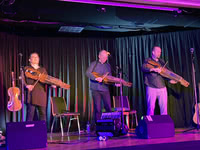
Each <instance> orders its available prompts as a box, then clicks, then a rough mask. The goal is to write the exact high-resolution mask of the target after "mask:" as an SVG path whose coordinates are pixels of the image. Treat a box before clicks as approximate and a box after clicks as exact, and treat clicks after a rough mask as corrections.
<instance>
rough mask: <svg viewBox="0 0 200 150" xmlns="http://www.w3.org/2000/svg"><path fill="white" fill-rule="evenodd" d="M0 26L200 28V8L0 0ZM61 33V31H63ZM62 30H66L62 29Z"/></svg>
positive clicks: (22, 29) (37, 28)
mask: <svg viewBox="0 0 200 150" xmlns="http://www.w3.org/2000/svg"><path fill="white" fill-rule="evenodd" d="M0 6H1V12H0V27H1V31H2V30H7V31H9V32H21V33H22V32H38V33H41V31H42V32H46V33H47V32H48V33H54V34H58V33H59V32H58V30H59V28H60V27H61V26H67V28H66V29H67V30H70V32H71V31H72V29H73V28H74V27H76V28H78V29H79V28H82V29H83V30H82V32H81V34H82V33H94V32H95V33H112V34H116V33H118V34H120V33H121V34H130V33H134V34H138V33H139V34H140V33H152V32H168V31H176V30H187V29H196V28H200V9H191V8H179V9H180V10H181V11H180V12H177V11H174V12H170V11H158V10H147V9H136V8H125V7H114V6H100V5H93V4H80V3H70V2H61V1H56V0H40V1H39V0H0ZM60 34H61V33H60ZM62 34H63V33H62Z"/></svg>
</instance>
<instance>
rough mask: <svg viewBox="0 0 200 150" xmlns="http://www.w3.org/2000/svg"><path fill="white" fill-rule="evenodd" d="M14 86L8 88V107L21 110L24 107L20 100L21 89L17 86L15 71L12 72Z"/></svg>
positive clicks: (11, 109)
mask: <svg viewBox="0 0 200 150" xmlns="http://www.w3.org/2000/svg"><path fill="white" fill-rule="evenodd" d="M11 75H12V87H10V88H9V89H8V95H9V97H10V99H9V101H8V104H7V108H8V110H9V111H19V110H20V109H21V108H22V103H21V101H20V100H19V95H20V89H19V88H18V87H15V80H14V72H12V74H11Z"/></svg>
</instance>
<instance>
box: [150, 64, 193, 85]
mask: <svg viewBox="0 0 200 150" xmlns="http://www.w3.org/2000/svg"><path fill="white" fill-rule="evenodd" d="M147 67H148V68H149V69H151V68H161V72H160V73H159V74H160V75H161V76H163V77H166V78H168V79H171V80H175V81H177V82H180V84H181V85H183V86H185V87H188V86H189V85H190V83H189V82H187V81H186V80H185V79H183V77H181V76H179V75H177V74H175V73H174V72H172V71H170V70H168V69H167V68H166V67H165V66H161V65H160V64H159V63H157V62H155V61H153V60H148V61H147Z"/></svg>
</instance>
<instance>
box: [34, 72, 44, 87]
mask: <svg viewBox="0 0 200 150" xmlns="http://www.w3.org/2000/svg"><path fill="white" fill-rule="evenodd" d="M43 74H44V72H43V73H42V74H41V73H40V74H39V78H38V79H37V81H35V83H34V84H33V88H34V87H35V86H36V84H37V83H38V82H39V80H40V79H41V77H42V75H43Z"/></svg>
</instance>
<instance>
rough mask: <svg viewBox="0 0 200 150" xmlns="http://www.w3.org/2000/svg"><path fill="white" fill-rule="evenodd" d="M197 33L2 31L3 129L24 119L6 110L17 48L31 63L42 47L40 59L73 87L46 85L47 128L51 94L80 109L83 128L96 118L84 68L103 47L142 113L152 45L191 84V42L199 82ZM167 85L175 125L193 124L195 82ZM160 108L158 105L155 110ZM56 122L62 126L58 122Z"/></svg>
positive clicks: (16, 67) (133, 104)
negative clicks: (121, 34)
mask: <svg viewBox="0 0 200 150" xmlns="http://www.w3.org/2000/svg"><path fill="white" fill-rule="evenodd" d="M199 35H200V31H199V30H195V31H182V32H172V33H158V34H151V35H142V36H132V37H121V38H112V39H108V38H75V37H72V38H63V37H30V36H19V35H13V34H10V33H0V40H1V44H0V96H1V100H0V128H2V129H5V123H6V122H10V121H20V120H21V115H20V112H17V113H16V114H15V115H14V114H13V113H11V112H9V111H8V110H7V102H8V100H9V97H8V94H7V90H8V88H9V87H11V72H12V71H14V72H15V77H16V79H17V80H16V85H17V86H18V87H20V81H19V80H18V77H19V75H20V71H19V70H20V68H19V67H20V62H19V55H18V54H19V53H22V54H23V61H22V64H23V65H24V66H25V65H28V58H29V54H30V53H31V52H38V53H39V55H40V64H41V65H42V66H43V67H45V68H46V69H47V71H48V74H49V75H51V76H54V77H56V78H59V79H61V80H62V81H63V82H65V83H68V84H70V85H71V88H70V90H63V89H60V88H57V89H52V88H51V87H50V86H47V97H48V105H47V126H48V129H49V127H50V125H51V122H52V115H51V107H50V97H51V96H63V97H65V99H66V102H67V108H68V110H70V111H76V112H80V113H81V119H80V121H81V127H82V128H84V126H85V123H86V122H87V120H93V102H92V97H91V95H90V90H89V80H88V78H87V77H86V76H85V71H86V69H87V67H88V66H89V64H90V62H92V61H94V60H96V59H98V52H99V50H101V49H107V50H109V51H110V52H111V56H110V58H109V62H110V64H111V66H112V70H113V75H114V76H117V72H118V70H117V69H116V68H122V71H123V78H124V79H125V80H126V81H130V82H132V83H133V86H132V87H131V88H127V87H124V88H123V94H124V95H128V96H129V100H130V105H131V108H134V109H136V110H137V111H138V116H139V117H141V116H142V115H145V114H146V101H145V86H144V83H143V74H142V72H141V66H142V63H143V61H144V59H145V58H147V57H149V56H150V55H151V48H152V47H153V46H154V45H159V46H161V48H162V49H163V53H162V58H163V59H164V60H165V61H168V66H169V67H170V68H171V69H172V70H173V71H174V72H175V73H177V74H179V75H180V76H182V77H183V78H184V79H186V80H187V81H189V82H190V83H192V74H191V58H190V55H191V53H190V48H191V47H193V48H194V49H195V51H194V56H195V69H196V78H197V82H198V81H199V62H198V58H199V55H200V51H199V48H200V45H199V42H198V39H200V36H199ZM116 66H117V67H116ZM167 88H168V96H169V97H168V113H169V115H170V116H171V117H172V119H173V120H174V123H175V125H176V127H186V126H189V125H191V123H192V115H193V105H194V100H193V88H192V85H191V84H190V86H189V87H188V88H185V87H183V86H181V85H180V84H176V85H171V84H167ZM111 94H112V95H119V89H118V88H116V87H113V86H111ZM25 109H26V107H25ZM158 113H159V109H158V108H157V109H156V114H158ZM15 116H16V117H15ZM25 117H26V111H25ZM56 125H57V126H59V123H57V124H56Z"/></svg>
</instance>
